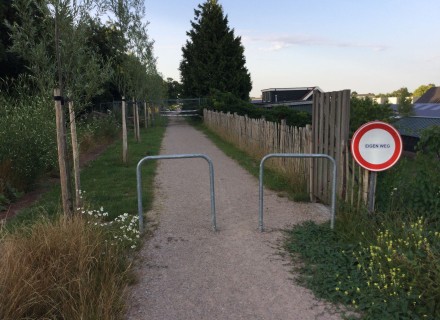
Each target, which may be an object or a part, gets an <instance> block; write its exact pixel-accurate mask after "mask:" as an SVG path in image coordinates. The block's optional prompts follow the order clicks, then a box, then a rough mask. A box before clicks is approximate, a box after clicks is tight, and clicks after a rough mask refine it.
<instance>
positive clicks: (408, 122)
mask: <svg viewBox="0 0 440 320" xmlns="http://www.w3.org/2000/svg"><path fill="white" fill-rule="evenodd" d="M393 125H394V126H395V127H396V129H397V130H398V131H399V132H400V134H401V135H402V136H410V137H416V138H420V134H421V133H422V131H423V130H424V129H426V128H428V127H431V126H440V118H425V117H407V118H401V119H399V120H397V121H396V122H395V123H394V124H393Z"/></svg>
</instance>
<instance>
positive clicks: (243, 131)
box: [203, 109, 312, 191]
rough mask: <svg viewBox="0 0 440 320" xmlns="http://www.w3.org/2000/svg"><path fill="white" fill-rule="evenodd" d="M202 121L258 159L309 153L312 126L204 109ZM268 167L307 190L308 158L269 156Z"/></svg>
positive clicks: (299, 187)
mask: <svg viewBox="0 0 440 320" xmlns="http://www.w3.org/2000/svg"><path fill="white" fill-rule="evenodd" d="M203 116H204V122H205V124H206V125H207V126H208V127H209V128H210V129H211V130H213V131H214V132H215V133H217V134H218V135H219V136H220V137H222V138H223V139H224V140H226V141H228V142H230V143H232V144H234V145H235V146H237V147H238V148H240V149H241V150H244V151H245V152H247V153H248V154H250V155H251V156H253V157H255V158H257V159H261V158H262V157H263V156H264V155H266V154H268V153H310V151H311V150H310V146H311V133H312V132H311V126H310V125H308V126H307V127H304V128H299V127H292V126H288V125H286V122H285V121H282V122H281V123H276V122H270V121H266V120H264V119H251V118H249V117H247V116H239V115H237V114H230V113H220V112H215V111H209V110H206V109H205V110H204V112H203ZM268 166H269V167H271V168H272V169H274V170H276V171H278V172H280V173H283V174H285V175H286V177H288V179H289V180H291V182H292V184H294V185H295V186H296V187H297V191H301V190H300V189H301V188H303V189H304V190H303V191H306V190H308V189H307V181H308V172H309V168H310V160H306V159H271V160H269V161H268Z"/></svg>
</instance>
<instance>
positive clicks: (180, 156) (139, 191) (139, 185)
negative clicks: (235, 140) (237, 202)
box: [136, 154, 217, 233]
mask: <svg viewBox="0 0 440 320" xmlns="http://www.w3.org/2000/svg"><path fill="white" fill-rule="evenodd" d="M185 158H203V159H205V160H206V161H207V162H208V166H209V181H210V191H211V223H212V228H213V229H214V231H217V222H216V214H215V190H214V166H213V164H212V160H211V159H210V158H209V157H208V156H207V155H204V154H173V155H163V156H148V157H145V158H142V159H141V160H140V161H139V162H138V164H137V168H136V179H137V197H138V214H139V231H140V233H142V232H143V229H144V216H143V208H142V177H141V166H142V163H144V162H145V161H147V160H161V159H185Z"/></svg>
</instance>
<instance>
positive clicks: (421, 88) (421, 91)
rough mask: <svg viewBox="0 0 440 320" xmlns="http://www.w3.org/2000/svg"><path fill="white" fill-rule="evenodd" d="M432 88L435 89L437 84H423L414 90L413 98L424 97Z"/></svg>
mask: <svg viewBox="0 0 440 320" xmlns="http://www.w3.org/2000/svg"><path fill="white" fill-rule="evenodd" d="M432 87H435V84H433V83H430V84H426V85H425V84H422V85H421V86H419V87H418V88H417V89H416V90H414V92H413V96H414V97H421V96H423V95H424V94H425V93H426V91H428V90H429V89H431V88H432Z"/></svg>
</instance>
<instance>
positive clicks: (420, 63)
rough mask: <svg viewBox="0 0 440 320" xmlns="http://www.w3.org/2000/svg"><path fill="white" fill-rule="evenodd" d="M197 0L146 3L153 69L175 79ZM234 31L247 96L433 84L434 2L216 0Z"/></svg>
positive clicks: (439, 68) (437, 55) (439, 67)
mask: <svg viewBox="0 0 440 320" xmlns="http://www.w3.org/2000/svg"><path fill="white" fill-rule="evenodd" d="M201 2H203V1H195V0H162V1H157V0H155V1H153V0H145V6H146V19H147V20H148V21H149V22H150V25H149V35H150V36H151V38H152V39H154V41H155V45H154V51H155V55H156V56H157V58H158V69H159V72H161V73H162V74H163V76H164V77H165V78H167V77H171V78H174V79H176V80H180V74H179V70H178V67H179V63H180V60H181V58H182V50H181V48H182V46H183V45H184V44H185V42H186V39H187V37H186V32H187V31H188V30H190V29H191V25H190V21H191V20H193V18H194V8H196V7H197V5H198V4H199V3H201ZM219 2H220V4H221V5H222V6H223V10H224V12H225V14H227V16H228V19H229V27H230V28H233V29H234V30H235V35H236V36H241V38H242V43H243V46H244V48H245V57H246V66H247V68H248V69H249V72H250V74H251V79H252V83H253V89H252V91H251V96H253V97H258V96H260V95H261V90H262V89H267V88H277V87H309V86H319V87H321V89H323V90H324V91H333V90H342V89H351V90H352V91H357V92H358V93H369V92H372V93H387V92H391V91H393V90H396V89H399V88H401V87H408V89H409V90H410V91H412V90H414V89H416V88H417V87H418V86H419V85H421V84H428V83H435V84H436V85H440V37H439V36H438V31H439V30H440V19H439V13H440V0H418V1H409V0H368V1H367V0H306V1H305V0H301V1H298V0H272V1H267V0H256V1H244V0H219Z"/></svg>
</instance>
